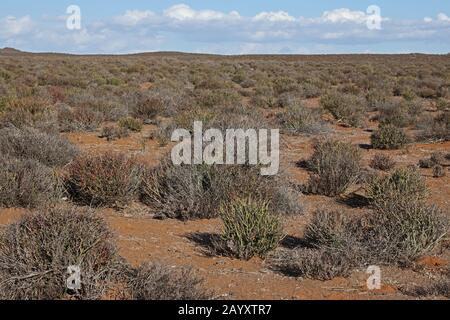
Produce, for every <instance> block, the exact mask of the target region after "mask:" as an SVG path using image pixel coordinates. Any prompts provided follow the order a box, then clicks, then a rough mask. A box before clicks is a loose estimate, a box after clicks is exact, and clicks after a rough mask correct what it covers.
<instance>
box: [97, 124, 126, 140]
mask: <svg viewBox="0 0 450 320" xmlns="http://www.w3.org/2000/svg"><path fill="white" fill-rule="evenodd" d="M129 135H130V133H129V132H128V129H127V128H125V127H120V126H117V125H115V124H109V125H105V126H103V127H102V128H101V129H100V134H99V138H106V140H108V141H113V140H117V139H122V138H126V137H128V136H129Z"/></svg>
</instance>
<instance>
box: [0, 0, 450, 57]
mask: <svg viewBox="0 0 450 320" xmlns="http://www.w3.org/2000/svg"><path fill="white" fill-rule="evenodd" d="M69 5H77V6H79V7H80V9H81V29H79V30H69V29H67V27H66V20H67V17H68V14H67V13H66V9H67V7H68V6H69ZM370 5H376V6H377V7H379V8H380V10H381V11H380V13H381V16H380V20H379V23H380V24H379V27H380V28H375V29H373V28H369V27H368V26H369V25H370V23H373V21H374V20H373V19H374V18H373V17H374V16H373V12H368V11H367V9H368V7H369V6H370ZM6 46H8V47H15V48H18V49H21V50H27V51H33V52H43V51H45V52H48V51H53V52H68V53H132V52H143V51H163V50H164V51H166V50H170V51H185V52H207V53H220V54H247V53H250V54H251V53H272V54H276V53H305V54H312V53H366V52H367V53H405V52H424V53H448V52H450V1H448V0H427V1H419V0H410V1H406V0H396V1H392V0H390V1H388V0H370V1H366V0H340V1H338V0H313V1H298V0H277V1H274V0H272V1H268V0H259V1H257V0H246V1H243V0H240V1H237V0H203V1H201V0H184V1H183V0H178V1H176V0H175V1H172V0H170V1H149V0H147V1H144V0H127V1H110V0H109V1H107V0H90V1H88V0H71V1H65V0H63V1H50V0H40V1H22V0H15V1H2V2H1V3H0V47H6Z"/></svg>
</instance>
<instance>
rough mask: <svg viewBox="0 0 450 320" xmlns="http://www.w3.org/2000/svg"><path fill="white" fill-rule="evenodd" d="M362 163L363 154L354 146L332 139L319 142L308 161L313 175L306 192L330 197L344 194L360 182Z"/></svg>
mask: <svg viewBox="0 0 450 320" xmlns="http://www.w3.org/2000/svg"><path fill="white" fill-rule="evenodd" d="M360 161H361V153H360V152H359V150H358V148H357V147H356V146H354V145H352V144H349V143H345V142H340V141H337V140H332V139H328V140H322V141H319V142H317V143H316V144H315V146H314V153H313V155H312V157H311V159H309V160H308V167H309V169H310V170H311V171H312V174H311V176H310V179H309V182H308V184H307V186H306V191H307V192H310V193H315V194H323V195H326V196H330V197H333V196H337V195H340V194H342V193H344V192H345V191H346V190H347V188H348V187H350V186H351V185H352V184H353V183H355V182H356V181H357V180H358V177H359V174H360V171H361V164H360Z"/></svg>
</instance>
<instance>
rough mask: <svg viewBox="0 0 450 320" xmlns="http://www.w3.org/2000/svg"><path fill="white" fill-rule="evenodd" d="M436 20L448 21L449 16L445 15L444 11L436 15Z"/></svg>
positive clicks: (449, 19)
mask: <svg viewBox="0 0 450 320" xmlns="http://www.w3.org/2000/svg"><path fill="white" fill-rule="evenodd" d="M437 19H438V21H444V22H450V17H449V16H447V15H446V14H445V13H439V14H438V15H437Z"/></svg>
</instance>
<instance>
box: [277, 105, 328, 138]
mask: <svg viewBox="0 0 450 320" xmlns="http://www.w3.org/2000/svg"><path fill="white" fill-rule="evenodd" d="M278 121H279V122H280V124H281V125H282V126H283V128H284V129H285V130H286V132H288V133H291V134H302V133H303V134H311V135H316V134H320V133H326V132H329V131H330V129H329V127H328V126H327V124H326V122H325V121H323V120H322V119H321V115H320V113H318V112H316V111H314V110H311V109H306V108H305V107H303V106H296V107H290V108H289V109H288V110H287V111H286V112H283V113H281V114H278Z"/></svg>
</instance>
